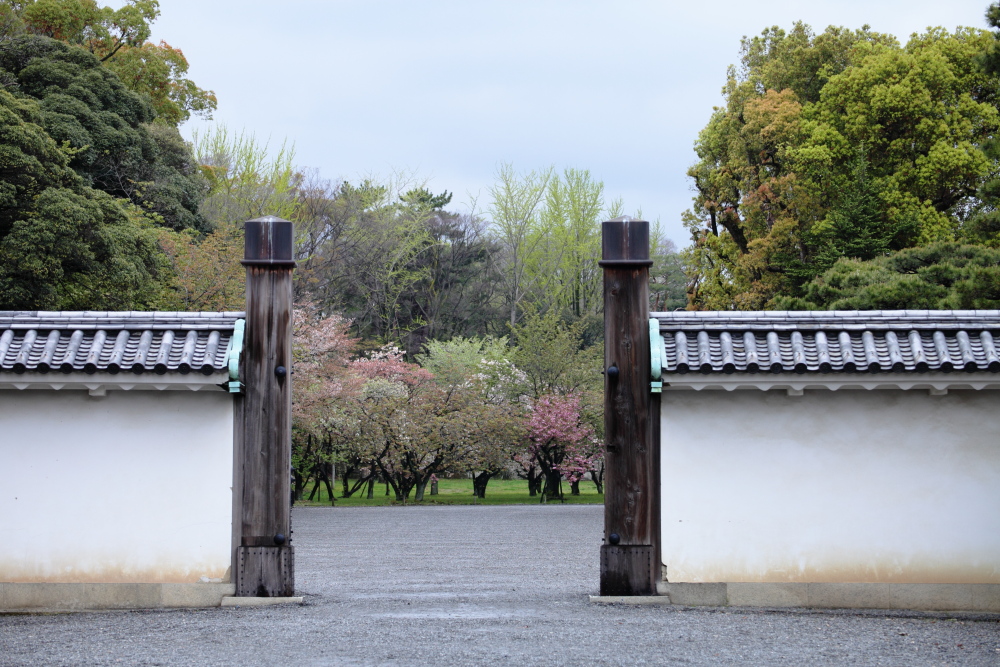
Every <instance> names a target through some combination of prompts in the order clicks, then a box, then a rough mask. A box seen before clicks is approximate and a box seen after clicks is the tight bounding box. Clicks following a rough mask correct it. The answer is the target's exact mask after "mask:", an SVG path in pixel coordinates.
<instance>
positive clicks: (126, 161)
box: [0, 36, 207, 229]
mask: <svg viewBox="0 0 1000 667" xmlns="http://www.w3.org/2000/svg"><path fill="white" fill-rule="evenodd" d="M0 75H4V76H6V77H7V79H8V80H9V81H10V82H11V84H10V86H9V88H12V89H13V90H15V91H16V92H17V93H18V94H19V95H21V96H27V97H32V98H34V99H36V100H38V101H39V102H40V109H41V112H42V114H41V125H42V126H43V127H44V128H45V130H46V132H48V134H49V135H50V136H51V137H52V138H53V139H54V140H55V141H56V142H57V143H58V144H60V145H63V146H65V147H66V148H67V149H68V150H67V151H66V152H67V154H68V155H70V156H71V161H70V166H71V167H73V169H74V170H75V171H76V172H77V173H78V174H80V176H81V177H83V180H84V184H85V185H87V186H89V187H93V188H96V189H98V190H102V191H104V192H107V193H108V194H110V195H112V196H114V197H118V198H122V199H128V200H129V201H131V202H132V203H134V204H136V205H137V206H140V207H142V208H143V209H144V210H145V211H147V212H148V213H150V214H152V216H155V219H157V220H159V221H160V222H161V224H164V225H166V226H168V227H171V228H174V229H184V228H194V229H204V228H205V227H206V224H207V223H206V221H205V220H204V218H202V217H201V216H200V215H199V213H198V203H199V200H200V198H201V197H202V196H203V194H204V189H205V185H204V179H203V178H202V177H201V175H200V173H199V171H198V170H197V168H196V165H195V164H194V160H193V159H192V158H191V155H190V149H188V148H187V146H186V144H185V143H184V141H183V140H182V139H181V138H180V135H179V134H178V133H177V129H176V128H175V127H173V126H170V125H163V124H154V123H153V122H152V121H153V120H154V118H155V117H156V116H155V113H154V111H153V106H152V104H151V103H150V101H149V99H148V98H147V97H145V96H142V95H139V94H137V93H134V92H132V91H130V90H128V89H127V88H126V87H125V85H124V84H123V83H122V82H121V80H120V79H119V78H118V76H117V75H116V74H115V73H114V72H112V71H111V70H110V69H108V68H106V67H103V66H102V65H101V63H100V61H98V59H97V58H96V57H95V56H94V55H92V54H91V53H89V52H87V51H86V50H84V49H81V48H78V47H74V46H69V45H66V44H63V43H62V42H58V41H56V40H53V39H50V38H47V37H41V36H26V37H21V38H17V39H13V40H9V41H7V42H6V43H4V44H2V45H0Z"/></svg>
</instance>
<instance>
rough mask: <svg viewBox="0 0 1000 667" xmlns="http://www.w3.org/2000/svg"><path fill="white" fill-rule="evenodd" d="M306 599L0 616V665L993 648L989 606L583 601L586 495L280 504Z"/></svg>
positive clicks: (700, 656) (512, 659)
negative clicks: (913, 608) (554, 501)
mask: <svg viewBox="0 0 1000 667" xmlns="http://www.w3.org/2000/svg"><path fill="white" fill-rule="evenodd" d="M294 522H295V545H296V549H297V552H296V567H297V570H298V571H297V585H298V591H299V594H301V595H305V596H306V604H304V605H292V606H283V607H265V608H256V609H251V608H225V609H205V610H184V611H147V612H101V613H96V612H95V613H76V614H55V615H2V616H0V664H2V665H274V664H293V665H301V666H308V665H436V666H448V667H451V666H458V665H483V664H501V665H502V664H516V665H521V664H529V665H535V664H537V665H546V666H547V667H555V666H557V665H580V664H586V665H646V664H657V665H660V664H685V665H734V664H739V665H744V664H745V665H901V666H907V667H909V666H911V665H912V666H916V665H1000V619H998V617H996V616H960V617H958V618H953V617H949V616H947V615H933V614H918V613H892V612H888V613H877V612H822V611H813V612H809V611H794V612H788V611H776V610H764V609H739V610H736V609H707V608H672V607H630V606H619V605H595V604H592V603H590V602H588V600H587V596H588V595H590V594H593V593H595V592H596V588H597V576H598V545H599V544H600V537H601V522H602V508H601V507H597V506H586V505H574V506H557V505H548V506H506V507H473V506H466V507H405V508H404V507H388V508H351V509H347V508H345V509H332V508H296V509H295V513H294Z"/></svg>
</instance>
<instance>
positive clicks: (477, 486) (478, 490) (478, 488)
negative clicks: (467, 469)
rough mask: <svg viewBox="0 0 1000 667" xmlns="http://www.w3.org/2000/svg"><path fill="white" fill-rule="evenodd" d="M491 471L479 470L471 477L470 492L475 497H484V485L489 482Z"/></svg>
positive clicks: (491, 475)
mask: <svg viewBox="0 0 1000 667" xmlns="http://www.w3.org/2000/svg"><path fill="white" fill-rule="evenodd" d="M492 477H493V473H490V472H481V473H479V474H478V475H475V476H473V478H472V493H473V495H475V496H476V497H477V498H482V499H485V498H486V485H487V484H489V483H490V479H491V478H492Z"/></svg>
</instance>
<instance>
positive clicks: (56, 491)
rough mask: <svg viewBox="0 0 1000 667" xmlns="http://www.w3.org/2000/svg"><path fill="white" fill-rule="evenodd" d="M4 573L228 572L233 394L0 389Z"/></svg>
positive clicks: (144, 576)
mask: <svg viewBox="0 0 1000 667" xmlns="http://www.w3.org/2000/svg"><path fill="white" fill-rule="evenodd" d="M0 475H2V479H3V482H2V483H0V535H2V536H3V538H2V539H0V581H8V582H165V583H182V582H196V581H198V580H199V578H200V577H203V576H204V577H208V578H210V579H220V578H221V579H223V580H227V578H228V576H229V572H228V570H229V567H230V562H231V541H232V531H231V526H232V511H233V510H232V488H231V487H232V475H233V399H232V397H231V396H230V395H229V394H227V393H225V392H222V391H208V390H205V391H199V392H190V391H132V392H125V391H111V392H108V395H107V396H105V397H102V398H95V397H91V396H88V395H87V392H84V391H48V390H26V391H0Z"/></svg>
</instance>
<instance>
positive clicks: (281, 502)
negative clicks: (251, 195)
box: [236, 216, 295, 597]
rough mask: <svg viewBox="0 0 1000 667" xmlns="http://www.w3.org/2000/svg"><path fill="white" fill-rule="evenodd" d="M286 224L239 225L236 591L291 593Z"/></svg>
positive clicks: (289, 245)
mask: <svg viewBox="0 0 1000 667" xmlns="http://www.w3.org/2000/svg"><path fill="white" fill-rule="evenodd" d="M293 243H294V234H293V229H292V223H290V222H288V221H287V220H282V219H281V218H276V217H273V216H268V217H264V218H257V219H255V220H250V221H248V222H247V223H246V247H245V254H244V257H245V259H244V260H243V265H244V266H246V268H247V283H246V290H247V324H246V336H245V344H244V353H243V359H244V362H243V373H242V377H243V384H244V385H245V389H244V391H245V396H244V399H243V433H242V436H243V443H242V448H241V450H242V451H241V452H240V455H241V461H240V464H241V466H242V482H243V483H242V500H241V509H240V523H241V527H240V546H239V558H238V567H237V575H236V595H237V596H241V597H248V596H250V597H254V596H256V597H288V596H291V595H294V592H295V573H294V568H293V563H294V550H293V547H292V545H291V484H290V476H291V457H292V416H291V412H292V383H291V367H292V271H293V269H294V268H295V262H294V261H293V259H292V257H293V255H292V250H293Z"/></svg>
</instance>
